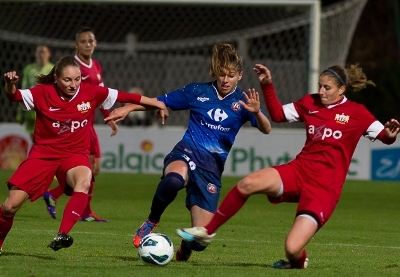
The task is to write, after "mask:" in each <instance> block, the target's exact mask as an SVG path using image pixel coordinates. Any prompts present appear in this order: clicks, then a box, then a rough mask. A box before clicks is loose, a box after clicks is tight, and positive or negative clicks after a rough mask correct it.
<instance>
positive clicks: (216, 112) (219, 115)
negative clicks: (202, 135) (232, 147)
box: [200, 108, 231, 132]
mask: <svg viewBox="0 0 400 277" xmlns="http://www.w3.org/2000/svg"><path fill="white" fill-rule="evenodd" d="M207 114H208V116H209V117H210V118H211V119H212V120H214V121H216V122H222V121H224V120H225V119H227V118H228V115H227V113H226V112H225V111H224V110H222V109H218V108H217V109H211V110H209V111H208V112H207ZM200 123H201V125H204V126H207V127H208V128H210V129H213V130H219V131H221V132H229V130H230V129H231V128H226V127H223V126H222V125H220V124H219V125H214V124H211V123H207V122H204V121H203V120H201V121H200Z"/></svg>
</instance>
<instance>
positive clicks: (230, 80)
mask: <svg viewBox="0 0 400 277" xmlns="http://www.w3.org/2000/svg"><path fill="white" fill-rule="evenodd" d="M242 74H243V72H237V71H236V70H233V69H223V70H222V72H221V74H220V75H219V76H217V89H218V93H219V94H220V95H221V96H225V95H227V94H229V93H230V92H232V90H233V89H234V88H235V87H236V85H237V83H238V81H239V80H240V79H242Z"/></svg>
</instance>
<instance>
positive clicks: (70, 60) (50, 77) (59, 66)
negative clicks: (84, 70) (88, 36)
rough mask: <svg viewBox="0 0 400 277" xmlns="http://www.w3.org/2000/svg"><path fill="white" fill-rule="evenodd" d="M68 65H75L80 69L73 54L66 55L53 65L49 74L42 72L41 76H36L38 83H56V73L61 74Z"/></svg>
mask: <svg viewBox="0 0 400 277" xmlns="http://www.w3.org/2000/svg"><path fill="white" fill-rule="evenodd" d="M68 66H75V67H77V68H79V70H80V67H79V64H78V62H77V61H76V60H75V58H74V57H73V56H64V57H62V58H60V59H59V60H58V61H57V62H56V64H55V65H54V66H53V68H52V69H51V71H50V72H49V73H48V74H46V75H44V74H40V75H39V76H35V80H36V83H38V84H52V83H54V82H55V79H54V74H55V75H56V76H61V74H62V72H63V70H64V68H66V67H68Z"/></svg>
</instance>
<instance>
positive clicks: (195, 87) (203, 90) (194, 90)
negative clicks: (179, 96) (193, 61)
mask: <svg viewBox="0 0 400 277" xmlns="http://www.w3.org/2000/svg"><path fill="white" fill-rule="evenodd" d="M182 90H183V91H185V92H186V93H190V94H192V95H198V94H207V93H208V92H209V91H211V90H213V86H212V83H211V82H210V83H189V84H187V85H185V86H184V87H183V88H182Z"/></svg>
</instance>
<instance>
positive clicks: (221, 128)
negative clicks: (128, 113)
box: [158, 82, 257, 173]
mask: <svg viewBox="0 0 400 277" xmlns="http://www.w3.org/2000/svg"><path fill="white" fill-rule="evenodd" d="M158 100H160V101H162V102H164V103H165V105H166V106H167V107H169V108H170V109H172V110H187V109H189V110H190V117H189V125H188V128H187V130H186V132H185V134H184V136H183V138H182V140H181V141H180V142H178V143H177V144H176V145H175V147H174V149H176V150H178V149H179V150H181V151H183V152H185V153H187V154H188V156H190V159H191V160H192V161H194V162H195V163H196V165H197V166H199V167H201V168H203V169H206V170H209V171H212V172H217V173H218V172H219V173H222V171H223V169H224V164H225V161H226V158H227V156H228V154H229V151H230V150H231V148H232V145H233V143H234V141H235V137H236V135H237V133H238V132H239V129H240V128H241V127H242V125H243V124H245V123H246V122H247V121H250V122H251V125H252V126H254V127H256V126H257V120H256V118H255V116H254V115H253V113H251V112H248V111H247V110H246V109H245V108H243V107H242V106H241V105H240V104H239V100H242V101H244V102H245V99H244V97H243V94H242V90H241V89H239V88H237V87H236V88H235V90H234V91H233V92H232V93H230V94H228V95H227V96H225V97H224V98H223V99H219V98H218V92H217V88H216V86H215V83H212V82H209V83H192V84H188V85H186V86H185V87H183V88H181V89H178V90H175V91H172V92H170V93H168V94H165V95H163V96H160V97H158Z"/></svg>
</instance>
